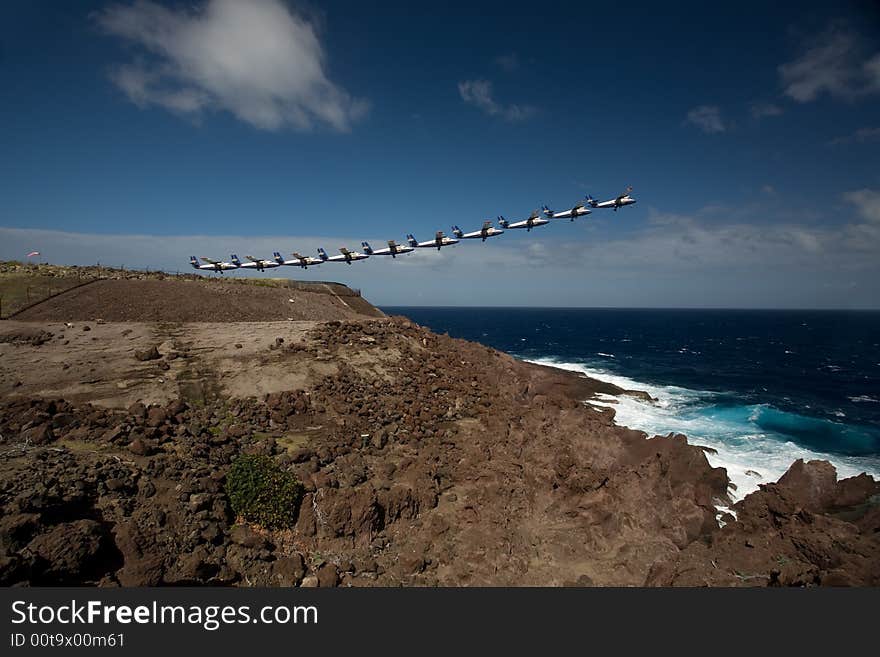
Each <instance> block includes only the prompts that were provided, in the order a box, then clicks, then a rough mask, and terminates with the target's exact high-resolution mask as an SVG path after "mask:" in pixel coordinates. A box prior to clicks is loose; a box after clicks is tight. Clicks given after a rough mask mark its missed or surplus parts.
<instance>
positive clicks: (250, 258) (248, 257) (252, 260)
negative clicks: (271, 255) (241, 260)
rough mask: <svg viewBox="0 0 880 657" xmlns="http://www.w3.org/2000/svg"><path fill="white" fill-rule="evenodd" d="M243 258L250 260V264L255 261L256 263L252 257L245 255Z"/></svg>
mask: <svg viewBox="0 0 880 657" xmlns="http://www.w3.org/2000/svg"><path fill="white" fill-rule="evenodd" d="M245 258H247V259H248V260H250V261H251V262H256V261H257V260H256V258H254V256H249V255H246V256H245Z"/></svg>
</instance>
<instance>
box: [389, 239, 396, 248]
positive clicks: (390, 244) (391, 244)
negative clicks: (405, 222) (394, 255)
mask: <svg viewBox="0 0 880 657" xmlns="http://www.w3.org/2000/svg"><path fill="white" fill-rule="evenodd" d="M388 246H390V247H391V248H392V249H394V248H396V247H397V242H395V241H394V240H388Z"/></svg>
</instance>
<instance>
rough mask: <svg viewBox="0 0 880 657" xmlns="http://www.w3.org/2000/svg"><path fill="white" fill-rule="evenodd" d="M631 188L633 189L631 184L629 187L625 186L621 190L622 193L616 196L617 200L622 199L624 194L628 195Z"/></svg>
mask: <svg viewBox="0 0 880 657" xmlns="http://www.w3.org/2000/svg"><path fill="white" fill-rule="evenodd" d="M632 190H633V188H632V185H630V186H629V187H627V188H626V189H625V190H624V191H623V194H621V195H620V196H618V197H617V198H618V200H619V199H622V198H623V197H624V196H629V194H630V192H632Z"/></svg>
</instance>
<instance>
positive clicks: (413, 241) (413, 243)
mask: <svg viewBox="0 0 880 657" xmlns="http://www.w3.org/2000/svg"><path fill="white" fill-rule="evenodd" d="M406 241H407V243H408V244H409V245H410V246H417V245H418V242H417V241H416V238H415V237H413V236H412V233H407V234H406Z"/></svg>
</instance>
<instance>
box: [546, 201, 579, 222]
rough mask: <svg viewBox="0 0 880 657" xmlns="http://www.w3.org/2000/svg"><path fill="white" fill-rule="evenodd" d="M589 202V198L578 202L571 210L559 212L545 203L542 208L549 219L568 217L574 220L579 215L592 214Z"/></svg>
mask: <svg viewBox="0 0 880 657" xmlns="http://www.w3.org/2000/svg"><path fill="white" fill-rule="evenodd" d="M589 203H590V201H589V199H587V200H585V201H584V202H583V203H578V204H577V205H576V206H574V207H573V208H571V209H570V210H560V211H559V212H554V211H553V210H551V209H550V208H548V207H547V206H546V205H545V206H543V207H542V210H543V211H544V216H545V217H547V218H548V219H568V220H570V221H574V220H575V219H577V218H578V217H582V216H584V215H587V214H590V212H591V210H589V209H588V208H587V205H589Z"/></svg>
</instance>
